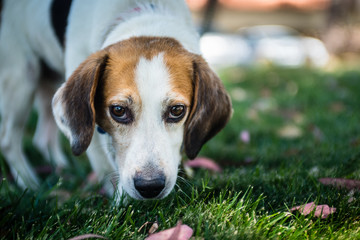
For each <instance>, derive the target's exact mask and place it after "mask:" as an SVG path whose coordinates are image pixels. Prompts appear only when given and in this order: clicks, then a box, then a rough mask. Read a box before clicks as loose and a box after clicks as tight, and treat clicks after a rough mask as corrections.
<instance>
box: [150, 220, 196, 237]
mask: <svg viewBox="0 0 360 240" xmlns="http://www.w3.org/2000/svg"><path fill="white" fill-rule="evenodd" d="M193 232H194V231H193V230H192V228H191V227H189V226H188V225H185V224H181V222H179V223H178V224H177V225H176V227H173V228H169V229H166V230H164V231H161V232H158V233H154V234H151V235H150V236H148V237H147V238H145V240H188V239H190V238H191V236H192V234H193Z"/></svg>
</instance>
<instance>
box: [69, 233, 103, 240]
mask: <svg viewBox="0 0 360 240" xmlns="http://www.w3.org/2000/svg"><path fill="white" fill-rule="evenodd" d="M89 238H96V239H107V238H106V237H103V236H101V235H97V234H91V233H90V234H83V235H80V236H76V237H73V238H70V239H68V240H83V239H89Z"/></svg>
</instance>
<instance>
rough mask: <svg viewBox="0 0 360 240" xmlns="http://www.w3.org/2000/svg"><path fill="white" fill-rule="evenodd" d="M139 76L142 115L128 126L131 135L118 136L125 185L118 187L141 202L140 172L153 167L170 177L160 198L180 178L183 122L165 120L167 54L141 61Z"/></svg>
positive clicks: (167, 75) (120, 171)
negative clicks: (137, 184) (136, 181)
mask: <svg viewBox="0 0 360 240" xmlns="http://www.w3.org/2000/svg"><path fill="white" fill-rule="evenodd" d="M135 73H136V74H135V79H136V84H137V88H138V91H139V94H140V98H141V102H142V105H141V112H138V113H136V114H137V115H136V116H135V119H136V120H135V124H134V126H129V127H127V128H131V129H129V130H128V134H126V135H121V134H119V135H115V136H114V139H115V140H116V145H115V146H114V147H115V149H116V152H117V154H116V156H117V158H116V162H117V163H118V165H119V170H118V171H119V175H120V183H121V184H119V186H118V187H119V191H121V190H122V189H121V188H123V189H124V190H125V191H126V192H127V193H129V194H130V195H131V196H132V197H134V198H140V199H141V198H142V196H141V195H139V193H138V192H137V191H136V190H135V188H134V180H133V178H134V175H135V172H136V171H140V172H146V171H148V167H149V166H151V167H152V170H153V171H157V170H159V171H163V172H164V174H165V176H166V186H165V189H164V190H163V192H162V193H161V194H160V196H159V197H163V196H166V195H167V194H168V193H169V192H170V191H171V190H172V189H173V187H174V185H175V182H176V179H177V172H178V165H179V163H180V159H181V155H180V147H181V143H182V140H183V139H182V137H183V131H184V126H183V121H181V122H179V123H166V122H165V121H164V119H163V116H164V113H165V112H166V111H167V107H168V102H169V100H170V99H169V97H170V96H171V87H170V82H169V81H170V75H169V73H168V70H167V68H166V65H165V63H164V60H163V54H160V55H158V56H155V57H154V58H153V59H151V60H146V59H144V58H141V59H140V61H139V63H138V65H137V68H136V71H135ZM172 100H178V99H172ZM180 100H182V99H180ZM179 103H182V102H179ZM135 104H138V103H135ZM119 146H126V147H119ZM135 159H136V160H135Z"/></svg>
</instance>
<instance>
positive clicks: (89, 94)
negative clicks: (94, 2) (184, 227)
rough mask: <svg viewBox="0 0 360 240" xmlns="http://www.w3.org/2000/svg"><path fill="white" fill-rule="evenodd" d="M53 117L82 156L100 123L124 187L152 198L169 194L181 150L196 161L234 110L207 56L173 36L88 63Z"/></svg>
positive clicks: (119, 48)
mask: <svg viewBox="0 0 360 240" xmlns="http://www.w3.org/2000/svg"><path fill="white" fill-rule="evenodd" d="M53 111H54V115H55V119H56V122H57V123H58V125H59V127H60V129H61V130H62V131H63V132H64V133H65V135H66V136H67V137H68V138H69V139H70V144H71V147H72V151H73V153H74V154H75V155H79V154H81V153H83V152H84V151H85V150H86V149H87V147H88V146H89V144H90V142H91V139H92V136H93V133H94V129H95V125H96V124H98V125H99V126H100V127H101V128H102V129H104V130H105V131H106V132H107V134H108V135H109V136H110V138H111V140H112V141H111V142H112V144H111V146H105V147H110V148H111V149H107V151H111V152H113V153H114V154H113V156H114V159H113V161H116V164H117V166H118V171H119V176H120V184H119V187H121V188H123V189H124V190H125V191H126V192H127V193H128V194H129V195H130V196H131V197H133V198H136V199H148V198H163V197H165V196H167V195H168V194H169V192H170V191H171V190H172V189H173V187H174V185H175V182H176V179H177V172H178V166H179V164H180V160H181V149H182V146H183V147H184V149H185V153H186V154H187V156H188V157H189V158H190V159H193V158H195V157H196V155H197V154H198V153H199V151H200V149H201V147H202V145H203V144H204V143H205V142H206V141H207V140H209V139H210V138H211V137H213V136H214V135H215V134H216V133H217V132H218V131H220V130H221V129H222V128H223V127H224V126H225V124H226V123H227V122H228V120H229V118H230V115H231V112H232V109H231V102H230V98H229V96H228V94H227V93H226V92H225V89H224V87H223V85H222V83H221V81H220V80H219V78H218V77H217V76H216V74H215V73H214V72H213V71H212V70H211V69H210V68H209V66H208V65H207V63H206V62H205V61H204V60H203V59H202V57H200V56H199V55H196V54H192V53H190V52H188V51H186V50H185V49H184V48H183V47H182V46H181V45H180V44H179V43H178V42H177V41H176V40H174V39H171V38H155V37H139V38H131V39H129V40H125V41H122V42H119V43H116V44H114V45H111V46H109V47H107V48H105V49H104V50H101V51H99V52H96V53H94V54H93V55H91V56H90V57H88V59H86V60H85V61H84V62H83V63H82V64H81V65H80V66H79V67H78V68H77V70H76V71H75V72H74V73H73V74H72V76H71V77H70V79H69V80H68V81H67V82H66V83H64V85H63V86H62V87H61V88H60V89H59V90H58V91H57V93H56V94H55V97H54V100H53ZM99 161H101V160H99Z"/></svg>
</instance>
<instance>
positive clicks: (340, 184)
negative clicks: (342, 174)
mask: <svg viewBox="0 0 360 240" xmlns="http://www.w3.org/2000/svg"><path fill="white" fill-rule="evenodd" d="M319 182H321V183H322V184H324V185H327V186H334V187H337V188H346V189H348V190H360V181H358V180H352V179H345V178H320V179H319Z"/></svg>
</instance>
